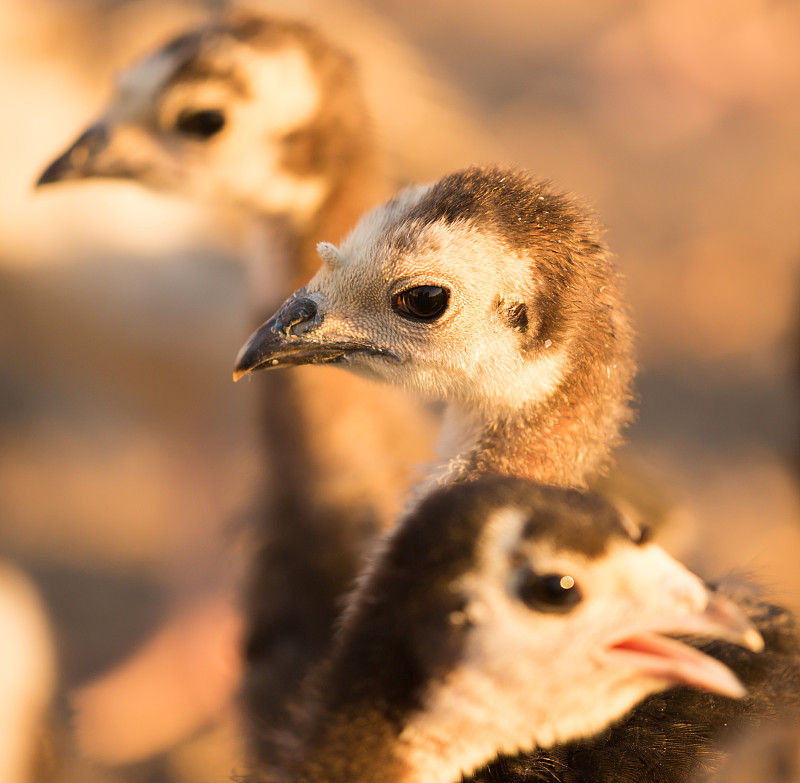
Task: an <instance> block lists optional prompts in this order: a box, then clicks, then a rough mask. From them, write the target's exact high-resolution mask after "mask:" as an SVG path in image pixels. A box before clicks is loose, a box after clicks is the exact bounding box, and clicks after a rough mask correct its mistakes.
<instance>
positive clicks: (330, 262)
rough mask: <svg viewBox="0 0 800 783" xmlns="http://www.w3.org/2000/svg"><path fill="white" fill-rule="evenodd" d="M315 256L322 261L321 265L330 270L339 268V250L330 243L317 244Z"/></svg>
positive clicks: (340, 258) (340, 262)
mask: <svg viewBox="0 0 800 783" xmlns="http://www.w3.org/2000/svg"><path fill="white" fill-rule="evenodd" d="M317 255H318V256H319V257H320V258H321V259H322V263H323V264H325V266H328V267H330V268H331V269H336V267H338V266H341V264H342V256H341V255H340V253H339V248H338V247H336V245H333V244H331V243H330V242H319V243H317Z"/></svg>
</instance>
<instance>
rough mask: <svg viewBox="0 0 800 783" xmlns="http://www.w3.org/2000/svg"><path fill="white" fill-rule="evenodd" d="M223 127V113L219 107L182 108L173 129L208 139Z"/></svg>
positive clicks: (196, 137) (186, 134)
mask: <svg viewBox="0 0 800 783" xmlns="http://www.w3.org/2000/svg"><path fill="white" fill-rule="evenodd" d="M224 127H225V114H224V113H223V112H222V110H221V109H203V110H201V111H193V110H191V109H184V110H183V111H182V112H181V113H180V114H179V115H178V119H177V120H176V121H175V130H177V131H178V132H179V133H182V134H184V135H185V136H192V137H194V138H195V139H210V138H211V137H212V136H215V135H216V134H217V133H219V132H220V131H221V130H222V129H223V128H224Z"/></svg>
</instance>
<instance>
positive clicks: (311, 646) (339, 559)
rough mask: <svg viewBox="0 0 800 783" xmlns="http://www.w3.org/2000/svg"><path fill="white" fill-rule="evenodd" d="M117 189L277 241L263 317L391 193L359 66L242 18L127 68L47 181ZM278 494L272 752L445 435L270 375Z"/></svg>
mask: <svg viewBox="0 0 800 783" xmlns="http://www.w3.org/2000/svg"><path fill="white" fill-rule="evenodd" d="M89 177H112V178H117V179H128V180H132V181H136V182H139V183H142V184H144V185H146V186H148V187H150V188H154V189H156V190H163V191H170V192H178V193H182V194H184V195H187V196H189V197H192V198H203V199H210V200H214V201H217V202H222V203H226V204H233V205H235V206H238V207H241V208H243V209H244V210H246V211H247V212H248V213H249V214H250V215H251V216H252V218H253V221H254V223H255V225H256V228H257V232H256V233H257V234H258V235H259V237H261V238H263V237H266V238H267V239H268V240H269V242H268V243H267V247H268V248H269V249H271V250H272V251H273V252H272V253H271V255H269V257H265V256H264V250H263V248H262V250H261V253H260V254H259V255H258V256H257V257H255V258H254V259H251V262H250V274H249V276H248V287H249V289H250V293H251V295H252V298H253V301H254V306H255V310H256V315H255V319H257V320H255V323H259V322H260V321H261V320H262V319H263V316H264V308H267V307H268V308H270V309H272V308H274V305H275V304H276V303H277V302H280V301H281V300H282V299H283V297H284V296H285V294H286V292H287V291H290V290H292V288H294V287H295V286H297V285H299V284H300V283H301V282H303V281H304V280H305V279H307V278H308V277H309V276H310V275H311V273H312V272H313V270H314V269H315V268H316V265H317V263H318V258H317V256H316V251H315V246H316V244H317V242H318V241H319V240H320V239H337V238H339V237H341V236H343V235H344V233H345V231H346V230H348V229H349V228H351V226H352V224H353V223H354V222H355V221H356V219H357V218H358V216H359V215H360V214H361V213H362V212H363V211H364V210H365V209H367V208H368V207H369V206H371V205H372V204H373V203H374V202H375V201H376V200H377V199H378V198H379V197H380V196H381V195H383V193H384V189H385V180H384V177H383V176H382V174H381V171H380V165H379V161H378V154H377V151H376V144H375V142H374V139H373V138H372V131H371V124H370V122H369V117H368V112H367V109H366V106H365V103H364V99H363V97H362V93H361V88H360V85H359V81H358V78H357V74H356V70H355V67H354V65H353V63H352V62H351V61H350V58H349V57H348V56H347V55H346V54H344V53H343V52H341V51H340V50H339V49H338V48H337V47H336V46H334V45H332V44H330V43H329V42H328V41H326V40H325V39H324V38H323V37H322V36H321V35H319V34H318V33H317V32H316V31H314V30H313V29H311V28H310V27H308V26H306V25H304V24H300V23H297V22H293V21H288V20H277V19H272V18H269V17H262V16H255V15H253V14H251V13H231V14H227V15H224V16H223V17H222V18H220V19H218V20H216V21H214V22H211V23H209V24H208V25H206V26H204V27H202V28H200V29H198V30H193V31H190V32H188V33H187V34H185V35H182V36H180V37H178V38H176V39H174V40H173V41H171V42H169V43H167V44H166V45H165V46H163V47H162V48H161V49H159V50H157V51H155V52H153V53H152V54H150V55H149V56H147V57H145V58H144V59H143V60H142V61H140V62H139V63H137V64H135V65H134V66H132V67H131V68H130V69H128V70H127V71H126V72H124V73H123V74H122V75H121V77H120V79H119V83H118V86H117V90H116V92H115V94H114V96H113V97H112V99H111V101H110V102H109V105H108V106H107V107H106V110H105V111H104V112H103V114H102V116H101V117H99V118H98V119H97V121H96V122H95V123H93V124H92V125H91V126H90V127H89V129H88V130H87V131H86V132H85V133H84V134H82V135H81V136H80V137H79V138H78V140H77V141H76V142H75V143H74V144H73V145H72V146H71V147H70V148H69V149H68V150H67V151H66V152H64V153H63V154H62V155H61V156H59V157H58V158H57V159H56V160H55V161H54V162H53V163H51V164H50V166H49V167H48V168H47V169H46V170H45V172H44V173H43V174H42V176H41V178H40V180H39V184H41V185H48V184H50V183H55V182H60V181H67V180H75V179H82V178H89ZM258 385H259V390H258V393H259V411H258V413H259V425H258V426H259V427H260V436H261V438H260V440H261V443H262V445H263V449H262V451H263V459H264V462H265V471H264V472H265V479H266V481H265V483H266V487H265V491H264V493H263V496H262V497H261V498H260V499H259V501H258V508H257V511H256V514H257V517H258V519H257V529H256V538H257V544H256V546H257V554H256V556H255V559H254V562H253V564H252V568H251V573H252V580H251V584H250V586H249V589H248V597H247V608H246V615H247V618H246V619H247V625H248V630H247V644H246V657H247V666H246V677H247V681H246V683H245V686H244V688H243V695H244V699H245V701H246V703H247V705H248V711H249V713H250V718H251V720H250V728H251V730H252V733H253V735H254V745H255V750H256V753H258V745H259V739H258V738H259V737H260V735H261V732H262V729H263V728H264V727H265V726H269V725H272V724H274V723H275V722H276V721H279V720H280V716H282V715H283V710H284V705H285V703H286V701H287V700H288V699H289V698H290V697H291V696H292V694H293V693H294V691H295V688H296V686H297V684H298V682H299V681H300V679H301V678H302V676H303V674H304V673H305V671H306V669H307V667H308V665H309V662H311V661H314V660H316V659H317V658H318V657H319V656H320V655H321V654H322V652H323V650H324V649H325V648H326V646H327V643H328V641H329V639H330V635H331V629H332V625H333V622H334V618H335V616H336V614H337V612H338V601H339V599H340V596H341V595H342V594H343V593H344V592H345V591H346V590H347V589H349V586H350V584H351V581H352V579H353V578H354V576H355V574H356V573H357V570H358V567H359V565H360V563H361V557H362V554H363V552H364V550H365V548H366V547H367V546H368V544H369V543H370V542H371V541H372V539H373V537H374V536H375V534H376V532H377V531H378V530H379V529H381V528H382V527H385V526H387V525H388V523H389V522H390V521H391V520H392V519H393V518H394V516H395V514H396V513H397V510H398V509H399V507H400V504H401V500H400V498H401V493H402V491H403V490H404V488H405V487H406V486H407V484H408V483H409V474H410V471H411V470H413V466H414V465H416V464H417V463H418V462H419V461H421V460H424V459H426V458H427V457H428V456H429V446H428V444H429V442H430V431H431V430H430V427H429V426H428V425H429V422H428V419H427V417H425V416H424V415H423V414H422V413H421V412H420V410H419V409H418V408H417V406H415V405H413V403H411V402H410V401H409V400H407V399H406V398H404V396H403V395H400V394H397V393H394V392H393V391H392V390H390V389H386V388H375V386H374V385H372V384H369V383H367V382H365V381H363V380H361V379H358V378H355V377H351V376H346V375H343V374H340V373H335V372H334V371H329V374H327V375H326V376H321V375H320V374H319V373H318V372H314V371H313V370H312V371H311V372H310V373H309V372H308V371H307V370H304V369H299V370H297V371H296V372H294V373H292V374H282V375H273V376H269V377H265V378H263V379H260V380H259V383H258Z"/></svg>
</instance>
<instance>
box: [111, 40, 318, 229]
mask: <svg viewBox="0 0 800 783" xmlns="http://www.w3.org/2000/svg"><path fill="white" fill-rule="evenodd" d="M200 46H201V49H200V53H198V54H196V55H195V57H197V58H198V59H202V60H203V63H204V64H205V65H206V66H207V67H209V68H211V69H212V70H214V71H219V73H220V74H221V75H220V76H219V77H216V76H210V77H208V78H202V79H196V80H187V81H177V82H175V83H173V84H167V82H168V80H169V77H170V76H172V74H173V73H174V72H175V70H176V69H177V67H178V66H180V65H183V64H184V62H185V57H186V55H185V54H181V53H180V52H168V51H167V52H165V51H159V52H156V53H155V54H153V55H151V56H150V57H148V58H146V59H144V60H142V61H141V62H139V63H137V64H136V65H134V66H132V67H131V68H130V69H128V70H127V71H125V72H124V73H122V74H121V75H120V77H119V79H118V90H117V94H116V95H115V96H114V98H113V100H112V102H111V103H110V105H109V107H108V110H107V112H106V113H105V115H104V117H103V120H104V121H105V122H106V124H107V127H108V129H109V136H110V141H109V145H108V149H107V151H106V152H105V153H104V155H105V157H106V158H107V159H109V160H112V159H113V160H120V161H123V162H125V163H128V164H130V165H131V166H132V167H133V169H134V170H136V171H142V172H144V173H143V174H142V181H143V182H144V183H145V184H149V185H151V186H153V187H156V188H159V189H165V190H174V191H178V192H188V193H189V194H191V195H192V196H193V197H197V198H203V199H214V200H217V201H222V202H225V203H230V204H233V205H237V206H243V207H246V208H248V209H251V210H254V211H257V212H262V213H267V214H273V215H275V214H277V215H285V216H288V217H290V218H291V219H292V220H293V222H295V223H297V224H302V223H304V222H306V221H307V220H308V219H309V218H310V217H311V216H312V215H313V214H314V213H315V212H316V211H317V210H318V209H319V208H320V205H321V204H322V202H323V201H324V199H325V197H326V196H327V193H328V183H327V182H325V180H324V178H323V177H322V176H321V175H320V176H308V177H303V176H300V175H297V174H294V173H292V172H290V171H286V170H285V169H284V168H283V165H282V154H283V152H282V142H283V138H284V137H285V135H286V134H288V133H291V132H292V131H294V130H299V129H301V128H303V127H304V126H305V125H307V124H308V123H309V122H310V121H311V120H312V119H313V117H314V116H315V114H316V112H317V110H318V108H319V103H320V100H321V95H320V91H319V85H318V83H317V78H316V75H315V73H314V71H313V68H312V66H311V63H310V62H309V59H308V56H307V53H306V52H305V51H304V50H303V49H302V48H300V47H299V46H286V47H284V48H282V49H278V50H274V51H271V52H267V53H265V52H263V51H259V50H256V49H254V48H251V47H249V46H247V45H245V44H241V43H237V42H235V41H233V40H231V39H228V38H217V39H214V40H213V42H204V43H202V44H201V45H200ZM203 47H205V49H204V48H203ZM226 73H230V74H232V76H233V78H235V79H237V80H238V81H239V82H240V83H241V84H240V86H241V87H244V91H243V90H241V89H238V87H237V85H235V84H232V83H231V81H230V80H229V79H228V78H226V77H225V74H226ZM205 110H215V111H221V112H222V113H223V114H224V117H225V124H224V127H223V128H222V130H221V131H220V132H219V133H217V134H215V135H214V136H212V137H210V138H208V139H197V138H192V137H191V136H189V135H186V134H181V133H180V132H179V131H177V130H176V128H175V124H176V121H177V119H178V117H179V116H180V114H181V113H182V112H197V111H205Z"/></svg>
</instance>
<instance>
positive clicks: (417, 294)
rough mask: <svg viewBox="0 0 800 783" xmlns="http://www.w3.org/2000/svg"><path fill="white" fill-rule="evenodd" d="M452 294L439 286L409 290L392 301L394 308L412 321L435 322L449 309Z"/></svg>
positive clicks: (421, 286)
mask: <svg viewBox="0 0 800 783" xmlns="http://www.w3.org/2000/svg"><path fill="white" fill-rule="evenodd" d="M449 302H450V292H449V291H448V290H447V289H446V288H442V287H441V286H438V285H418V286H415V287H414V288H407V289H406V290H405V291H401V292H400V293H399V294H395V296H394V298H393V299H392V308H393V309H394V311H395V312H396V313H397V314H398V315H401V316H403V317H404V318H409V319H411V320H412V321H435V320H436V319H437V318H439V317H440V316H441V315H442V314H443V313H444V311H445V310H446V309H447V305H448V304H449Z"/></svg>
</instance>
